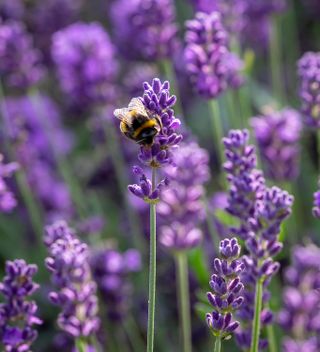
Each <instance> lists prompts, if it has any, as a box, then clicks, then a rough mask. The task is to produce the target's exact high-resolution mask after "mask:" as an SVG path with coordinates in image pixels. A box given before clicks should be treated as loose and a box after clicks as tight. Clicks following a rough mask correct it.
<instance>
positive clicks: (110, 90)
mask: <svg viewBox="0 0 320 352" xmlns="http://www.w3.org/2000/svg"><path fill="white" fill-rule="evenodd" d="M114 55H115V50H114V47H113V45H112V43H111V42H110V38H109V35H108V34H107V32H106V31H105V30H104V28H103V27H102V26H101V25H100V24H99V23H95V22H94V23H89V24H87V23H82V22H78V23H75V24H72V25H70V26H69V27H66V28H64V29H62V30H60V31H59V32H57V33H55V34H54V36H53V40H52V58H53V61H54V63H55V65H56V68H57V74H58V79H59V83H60V86H61V89H62V91H63V92H64V93H65V94H66V95H67V101H68V102H69V103H70V105H71V106H72V107H73V108H75V109H79V110H80V111H81V110H83V109H85V110H89V111H90V108H94V107H96V106H100V105H103V104H106V103H109V102H110V101H111V100H112V99H114V97H115V94H116V89H115V86H114V79H115V77H116V73H117V63H116V61H115V58H114Z"/></svg>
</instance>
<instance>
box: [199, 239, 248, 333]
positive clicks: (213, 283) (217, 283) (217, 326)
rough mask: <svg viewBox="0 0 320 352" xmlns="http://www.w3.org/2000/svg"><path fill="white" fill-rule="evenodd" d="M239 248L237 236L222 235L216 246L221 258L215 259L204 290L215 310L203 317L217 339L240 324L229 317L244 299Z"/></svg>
mask: <svg viewBox="0 0 320 352" xmlns="http://www.w3.org/2000/svg"><path fill="white" fill-rule="evenodd" d="M240 250H241V247H240V246H239V244H238V241H237V239H236V238H232V239H224V240H223V241H221V242H220V248H219V253H220V256H221V259H219V258H216V259H215V260H214V273H213V275H212V276H211V280H210V287H211V289H212V292H208V293H207V297H208V301H209V303H210V304H211V305H212V306H213V309H214V310H213V312H212V313H208V314H207V315H206V321H207V325H208V327H209V329H210V330H211V331H212V333H213V335H214V336H216V337H217V338H219V339H225V338H227V337H229V336H230V335H231V334H232V333H233V332H234V331H235V330H236V329H237V328H238V327H239V324H240V323H239V322H238V321H234V320H233V319H232V318H233V317H232V314H233V313H234V312H235V311H236V310H237V309H238V308H239V307H240V306H241V304H242V302H243V297H242V296H241V292H242V290H243V284H242V282H241V280H240V274H241V273H242V272H243V270H244V264H243V262H242V261H241V260H239V259H238V258H239V255H240Z"/></svg>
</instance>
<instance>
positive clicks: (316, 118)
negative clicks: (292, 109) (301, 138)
mask: <svg viewBox="0 0 320 352" xmlns="http://www.w3.org/2000/svg"><path fill="white" fill-rule="evenodd" d="M298 76H299V78H300V98H301V103H302V105H301V111H302V114H303V116H304V118H305V123H306V125H308V126H310V127H313V128H320V52H318V53H313V52H308V53H305V54H304V55H303V56H302V58H301V59H300V60H299V61H298Z"/></svg>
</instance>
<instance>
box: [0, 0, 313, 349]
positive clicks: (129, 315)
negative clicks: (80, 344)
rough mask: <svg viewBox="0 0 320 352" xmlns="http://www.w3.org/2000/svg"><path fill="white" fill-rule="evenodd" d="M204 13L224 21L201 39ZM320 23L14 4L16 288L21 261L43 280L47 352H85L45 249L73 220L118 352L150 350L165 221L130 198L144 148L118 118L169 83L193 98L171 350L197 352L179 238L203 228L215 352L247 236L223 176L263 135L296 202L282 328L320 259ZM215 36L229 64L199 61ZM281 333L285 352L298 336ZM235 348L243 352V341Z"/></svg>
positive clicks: (296, 11)
mask: <svg viewBox="0 0 320 352" xmlns="http://www.w3.org/2000/svg"><path fill="white" fill-rule="evenodd" d="M199 11H202V12H203V13H206V14H208V15H212V13H213V12H214V13H216V14H217V13H218V15H217V16H218V18H216V17H214V16H213V17H211V19H210V20H208V19H203V18H201V15H200V17H198V20H197V21H198V22H197V23H191V22H187V23H186V21H188V20H192V19H194V18H195V17H196V13H197V12H199ZM319 16H320V2H319V1H318V0H304V1H298V0H283V1H273V0H268V1H263V0H259V1H258V0H241V1H240V0H239V1H232V0H211V1H210V0H176V1H173V0H157V1H156V0H129V1H128V0H113V1H110V0H109V1H108V0H105V1H102V0H92V1H85V0H41V1H40V0H39V1H36V0H25V1H23V0H0V75H1V78H0V79H1V85H0V95H1V96H0V106H1V120H0V153H1V158H0V210H1V211H0V277H1V278H2V277H3V276H4V275H5V272H4V268H5V261H6V260H13V259H15V258H23V259H25V260H26V261H27V262H28V263H35V264H37V265H38V267H39V270H38V273H37V275H36V276H35V281H36V282H37V283H39V284H40V285H41V286H40V288H39V290H38V291H37V292H36V293H35V295H34V297H35V300H36V301H37V304H38V306H39V312H38V315H39V316H40V317H41V319H42V320H43V324H42V325H41V326H39V328H38V333H39V336H38V338H37V340H36V341H35V342H34V344H33V350H34V351H58V350H63V351H72V350H74V346H73V341H72V338H70V337H69V336H68V335H67V334H65V333H63V332H61V331H60V330H59V328H58V327H57V325H56V317H57V315H58V313H59V308H57V307H55V306H53V305H52V304H51V303H50V302H49V300H48V298H47V295H48V292H50V291H51V289H52V284H51V282H50V276H49V273H48V272H47V270H46V268H45V265H44V259H45V257H46V256H48V254H47V251H46V248H45V246H44V244H43V233H44V227H45V226H47V225H50V224H52V223H53V222H54V221H57V220H65V221H66V222H68V224H69V226H71V227H72V228H73V229H75V231H76V233H77V235H78V237H79V238H80V239H81V241H83V242H85V243H87V244H88V245H89V247H90V264H91V270H92V273H93V277H94V278H95V280H96V282H97V284H98V293H99V316H100V318H101V321H102V324H101V328H100V331H99V333H98V340H99V341H100V342H101V344H102V345H103V346H104V347H103V349H102V350H103V351H110V352H116V351H124V352H127V351H128V352H129V351H134V352H138V351H142V350H144V349H145V341H146V321H147V293H148V292H147V278H148V245H149V243H148V242H149V241H148V239H149V209H148V204H146V203H144V202H143V201H142V200H141V199H139V198H136V197H134V196H133V195H132V194H130V193H129V192H128V190H127V185H128V184H132V183H134V182H136V176H135V175H134V174H133V173H132V167H133V166H134V165H139V164H140V162H139V160H138V157H137V155H138V153H139V146H138V145H137V144H135V143H133V142H132V141H130V140H128V139H126V138H124V136H123V135H122V134H121V132H120V130H119V120H117V119H116V118H115V117H114V115H113V111H114V109H116V108H121V107H126V106H127V105H128V103H129V101H130V99H131V98H132V97H139V96H142V95H143V92H144V89H143V82H145V81H147V82H149V83H151V82H152V80H153V79H154V78H156V77H158V78H160V79H161V81H164V80H168V81H169V82H170V88H171V89H170V91H171V94H174V95H176V97H177V102H176V104H175V106H174V110H175V116H176V117H177V118H179V119H180V120H181V128H180V133H182V135H183V137H184V139H183V142H182V144H181V145H180V147H179V149H177V151H176V153H177V156H176V158H177V159H175V165H176V167H177V168H178V170H179V172H180V176H179V175H178V176H177V172H175V171H173V170H171V169H170V167H166V168H165V169H164V170H163V173H164V174H166V175H169V176H171V178H172V182H171V185H170V187H169V190H168V193H166V191H164V193H163V194H164V195H163V200H161V201H160V203H159V205H158V273H157V308H156V341H155V346H156V348H155V350H156V351H166V352H167V351H172V352H173V351H179V350H180V346H181V344H180V343H179V323H178V308H177V302H176V274H175V266H174V255H172V249H174V245H172V244H170V243H168V241H169V240H168V236H169V237H170V234H168V231H169V230H168V227H169V228H170V227H172V228H175V226H178V227H179V223H183V222H184V221H185V219H186V218H188V217H191V218H192V226H193V228H192V229H197V231H200V232H201V235H200V237H202V241H201V243H197V245H193V244H191V245H190V250H188V264H189V272H188V275H189V285H190V287H189V288H190V289H189V291H190V302H191V317H192V340H193V346H194V351H207V350H213V340H212V336H210V332H209V330H208V329H207V327H206V323H205V319H204V316H205V313H206V312H207V311H210V310H211V308H210V306H209V305H208V303H207V302H206V295H205V294H206V292H207V291H208V290H209V285H208V281H209V279H210V275H211V271H212V264H213V259H214V257H215V256H216V255H217V248H218V247H217V246H218V242H219V241H220V240H221V239H223V238H224V237H228V236H230V231H229V230H228V229H229V227H230V226H231V225H232V224H234V222H235V219H233V218H232V217H231V215H230V214H229V213H228V212H227V211H226V210H225V209H226V207H227V205H228V198H227V191H228V186H227V185H226V181H225V173H224V171H223V167H222V163H223V162H224V156H223V145H222V142H221V138H222V137H223V136H226V135H227V133H228V131H229V130H230V129H242V128H247V129H249V130H250V143H251V144H255V145H256V148H257V149H256V151H257V155H258V168H260V169H262V170H263V171H264V175H265V177H266V181H267V184H268V185H270V186H271V185H276V186H278V187H281V188H282V189H285V190H287V191H288V192H289V193H291V194H293V195H294V197H295V202H294V207H293V212H292V215H291V217H290V218H289V219H288V220H287V221H286V223H285V225H284V226H283V227H282V231H281V234H280V238H281V240H282V241H283V242H284V243H285V246H284V249H283V251H282V252H281V254H279V255H278V257H277V260H278V261H280V263H281V269H280V272H279V274H278V275H277V276H276V277H275V278H274V279H273V281H272V283H271V285H270V292H271V296H270V302H269V305H270V307H271V308H272V310H273V311H274V312H275V316H276V317H277V316H278V312H279V311H281V307H282V308H283V307H284V306H283V298H282V293H284V292H285V287H286V286H287V285H288V281H286V274H285V273H286V270H287V269H288V268H289V266H290V264H292V260H293V259H292V258H293V256H294V250H295V249H296V248H297V247H296V246H297V245H303V246H307V247H308V246H312V243H314V245H315V246H316V245H317V246H319V245H320V236H319V233H320V222H319V220H318V219H317V218H316V217H317V216H318V214H320V212H319V213H317V209H314V214H315V216H313V212H312V208H313V207H314V204H313V201H314V200H313V199H314V193H315V192H316V191H317V188H318V184H317V182H318V175H319V168H320V152H319V151H320V138H318V134H319V132H318V129H319V128H320V123H319V121H320V105H319V99H320V88H319V87H320V79H319V77H320V59H319V54H318V56H316V54H315V55H314V57H313V56H312V54H310V55H311V56H310V55H309V57H308V56H307V57H306V56H304V58H305V62H302V61H299V65H298V60H299V59H301V57H302V56H303V55H304V54H305V53H307V52H317V51H319V50H320V22H319ZM210 21H211V22H210ZM208 23H209V24H208ZM206 26H207V27H208V26H209V27H210V26H211V27H210V28H209V29H208V28H207V27H206ZM204 33H206V34H204ZM206 35H207V37H206ZM210 35H211V36H212V38H211V37H210ZM208 36H209V37H210V38H211V40H212V43H213V44H212V45H215V46H216V48H218V49H217V51H215V50H216V49H212V50H213V51H214V53H212V57H211V59H210V60H211V61H210V63H206V62H205V60H206V58H204V57H203V56H202V54H201V53H200V54H199V52H198V51H197V50H198V49H195V46H196V45H200V46H201V45H207V46H206V47H205V48H206V49H205V50H207V51H210V50H211V48H210V45H209V43H208V42H206V41H208ZM198 54H199V55H198ZM197 55H198V56H197ZM210 65H211V66H210ZM312 65H314V66H313V67H314V71H312V72H311V71H310V70H309V71H308V72H307V69H308V68H310V66H312ZM310 72H311V73H312V74H314V75H315V77H316V78H314V82H315V83H313V85H312V86H310V85H308V84H309V83H310V81H307V80H308V78H309V79H310V75H311V73H310ZM306 82H307V83H306ZM310 87H311V88H310ZM310 91H311V92H310ZM217 121H218V124H219V126H220V127H219V128H218V127H217ZM219 129H220V131H219ZM179 153H180V154H179ZM184 176H185V177H184ZM179 177H180V178H179ZM186 179H187V181H186V182H185V184H184V183H183V182H184V181H183V180H186ZM181 187H182V188H183V187H184V188H183V189H180V188H181ZM172 190H173V191H172ZM174 190H176V191H177V192H174ZM170 192H171V193H174V194H171V193H170ZM193 192H196V194H197V196H196V197H195V198H196V199H193V198H192V197H193V195H194V193H193ZM176 193H177V194H176ZM166 194H167V195H166ZM316 200H317V198H316ZM316 207H317V203H315V208H316ZM189 230H190V229H188V231H189ZM177 231H178V230H177ZM169 242H170V241H169ZM186 246H187V247H188V245H186ZM317 251H318V252H316V253H320V252H319V248H318V247H317ZM306 253H307V254H306V255H307V256H308V252H307V251H306ZM313 253H314V252H313ZM299 258H300V257H299ZM296 261H298V259H296ZM302 261H303V260H302ZM318 268H319V267H318ZM317 273H318V274H319V272H317ZM284 299H285V297H284ZM301 299H303V296H302V298H301ZM302 304H304V301H303V300H302ZM312 304H314V305H316V304H318V305H319V301H318V303H314V302H313V303H312ZM314 307H315V306H314ZM299 314H300V313H299ZM299 316H300V315H299ZM301 319H302V318H301ZM305 319H308V318H305ZM274 321H275V324H277V325H275V327H276V328H275V333H276V336H275V338H276V341H277V346H278V350H279V351H281V350H282V349H281V341H283V338H284V336H290V334H291V333H290V331H288V329H287V330H286V329H285V328H278V326H280V325H281V324H280V325H278V324H279V322H278V321H277V318H275V320H274ZM300 330H301V329H300ZM302 330H303V329H302ZM306 330H308V329H307V328H306ZM263 334H264V333H263ZM303 334H306V335H303V336H302V339H303V338H307V337H308V336H307V333H306V332H303ZM291 336H292V335H291ZM293 339H295V336H293ZM223 346H224V347H223V351H230V352H232V351H239V348H238V347H237V345H236V343H235V339H231V340H230V341H226V342H224V345H223ZM310 351H311V350H310ZM315 351H316V350H315ZM318 351H319V350H318Z"/></svg>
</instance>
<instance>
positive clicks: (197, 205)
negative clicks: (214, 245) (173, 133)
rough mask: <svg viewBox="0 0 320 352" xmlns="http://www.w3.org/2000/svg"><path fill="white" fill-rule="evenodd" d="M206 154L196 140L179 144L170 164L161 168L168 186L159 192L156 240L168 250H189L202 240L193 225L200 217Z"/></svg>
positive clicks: (206, 166) (200, 234) (206, 169)
mask: <svg viewBox="0 0 320 352" xmlns="http://www.w3.org/2000/svg"><path fill="white" fill-rule="evenodd" d="M208 163H209V156H208V153H207V151H206V150H204V149H201V148H200V147H199V145H198V144H197V143H196V142H189V143H187V142H185V143H182V144H181V145H180V147H179V149H177V150H176V152H175V153H174V155H173V162H172V164H169V165H166V166H165V167H164V168H163V172H164V175H165V176H167V177H168V179H169V180H170V188H168V189H167V190H165V191H164V192H163V193H162V196H161V201H160V202H159V204H158V213H159V214H160V216H161V217H162V220H163V221H162V223H163V225H164V226H163V227H161V228H160V242H161V243H162V244H163V245H164V246H165V247H167V248H169V249H172V250H179V249H190V248H193V247H195V246H197V245H198V244H199V243H200V241H201V239H202V231H201V230H199V229H198V228H197V227H198V225H199V224H200V223H201V221H202V220H203V219H204V216H205V214H204V204H203V197H204V194H205V189H204V183H205V182H206V181H208V179H209V177H210V171H209V166H208Z"/></svg>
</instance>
